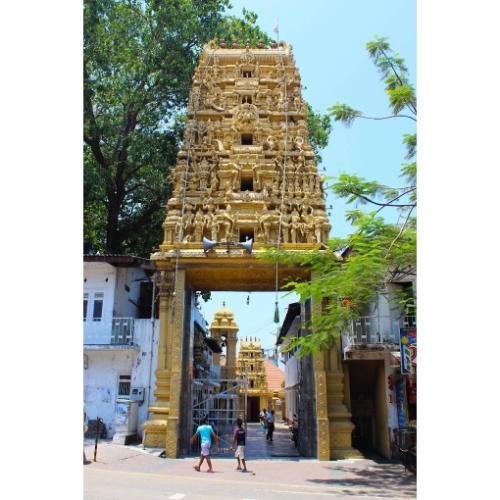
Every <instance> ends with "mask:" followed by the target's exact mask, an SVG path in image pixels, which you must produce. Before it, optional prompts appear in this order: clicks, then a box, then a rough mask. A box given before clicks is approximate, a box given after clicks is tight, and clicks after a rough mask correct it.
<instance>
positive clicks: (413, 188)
mask: <svg viewBox="0 0 500 500" xmlns="http://www.w3.org/2000/svg"><path fill="white" fill-rule="evenodd" d="M415 189H416V188H415V187H412V188H410V189H409V190H408V191H405V192H404V193H401V194H400V195H398V196H396V198H393V199H392V200H390V201H388V202H387V203H388V205H386V206H391V207H396V205H391V203H392V202H394V201H396V200H398V199H399V198H401V197H402V196H404V195H405V194H408V193H411V192H412V191H415ZM383 208H385V207H383V206H382V207H380V208H379V209H378V210H377V211H376V212H375V215H377V214H378V213H379V212H380V211H381V210H382V209H383Z"/></svg>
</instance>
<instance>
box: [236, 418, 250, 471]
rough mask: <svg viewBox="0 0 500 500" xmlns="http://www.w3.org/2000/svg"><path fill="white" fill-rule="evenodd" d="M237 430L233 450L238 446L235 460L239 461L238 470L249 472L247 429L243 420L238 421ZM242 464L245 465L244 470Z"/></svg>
mask: <svg viewBox="0 0 500 500" xmlns="http://www.w3.org/2000/svg"><path fill="white" fill-rule="evenodd" d="M236 425H237V426H238V427H236V429H235V430H234V434H233V446H232V447H233V448H234V447H235V446H236V445H237V448H236V452H235V453H234V458H236V460H238V467H237V468H236V470H241V472H248V471H247V465H246V463H245V434H246V433H245V429H243V420H241V418H237V419H236ZM241 464H243V470H242V469H241Z"/></svg>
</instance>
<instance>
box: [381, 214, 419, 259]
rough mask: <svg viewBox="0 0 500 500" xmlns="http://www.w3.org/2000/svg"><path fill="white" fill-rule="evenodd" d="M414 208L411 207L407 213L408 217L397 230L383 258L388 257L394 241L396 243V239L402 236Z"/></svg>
mask: <svg viewBox="0 0 500 500" xmlns="http://www.w3.org/2000/svg"><path fill="white" fill-rule="evenodd" d="M414 208H415V207H414V206H413V207H412V208H411V209H410V211H409V212H408V215H407V216H406V220H405V221H404V223H403V225H402V226H401V229H400V230H399V233H398V235H397V236H396V237H395V238H394V239H393V240H392V243H391V244H390V245H389V248H388V249H387V253H386V254H385V256H386V257H387V255H389V252H390V251H391V248H392V247H393V245H394V243H396V241H398V239H399V238H400V237H401V235H402V234H403V231H404V229H405V227H406V224H407V223H408V220H409V219H410V215H411V213H412V212H413V209H414Z"/></svg>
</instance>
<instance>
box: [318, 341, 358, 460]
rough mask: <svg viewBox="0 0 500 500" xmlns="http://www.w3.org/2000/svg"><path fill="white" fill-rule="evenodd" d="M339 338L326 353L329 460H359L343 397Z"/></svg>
mask: <svg viewBox="0 0 500 500" xmlns="http://www.w3.org/2000/svg"><path fill="white" fill-rule="evenodd" d="M341 352H342V347H341V343H340V337H336V338H335V340H334V341H333V346H332V347H331V348H330V350H329V351H328V353H327V356H328V369H327V371H326V387H327V394H328V420H329V422H330V440H329V441H330V460H335V459H342V458H356V457H358V458H361V456H362V455H361V454H360V453H359V452H358V451H357V450H355V449H354V448H353V447H352V441H351V435H352V430H353V429H354V424H353V423H352V420H351V417H352V415H351V413H350V412H349V410H348V409H347V406H346V404H345V397H344V371H343V367H342V361H341Z"/></svg>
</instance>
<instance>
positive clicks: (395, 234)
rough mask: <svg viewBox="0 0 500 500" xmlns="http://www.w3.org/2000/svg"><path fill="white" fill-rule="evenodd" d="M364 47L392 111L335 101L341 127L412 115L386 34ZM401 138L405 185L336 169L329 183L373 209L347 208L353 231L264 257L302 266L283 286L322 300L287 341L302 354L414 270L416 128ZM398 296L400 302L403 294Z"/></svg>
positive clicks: (321, 345)
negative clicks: (306, 329)
mask: <svg viewBox="0 0 500 500" xmlns="http://www.w3.org/2000/svg"><path fill="white" fill-rule="evenodd" d="M367 50H368V53H369V55H370V57H371V58H372V60H373V62H374V64H375V66H376V67H377V69H378V70H379V72H380V73H381V75H382V78H383V80H384V83H385V92H386V94H387V96H388V100H389V108H390V111H391V114H390V115H388V116H384V117H372V116H368V115H365V114H364V113H363V112H361V111H359V110H356V109H353V108H352V107H350V106H348V105H346V104H342V103H337V104H335V105H334V106H333V107H332V108H330V110H329V111H330V114H331V116H332V117H333V119H334V120H335V121H337V122H341V123H343V124H344V125H346V126H350V125H352V123H353V122H354V121H355V120H356V119H370V120H385V119H397V118H406V119H409V120H410V121H416V117H417V105H416V97H415V90H414V88H413V86H412V85H411V84H410V83H409V77H408V70H407V68H406V66H405V63H404V60H403V59H402V58H401V57H400V56H399V55H398V54H396V53H394V52H393V51H392V49H391V47H390V45H389V43H388V42H387V39H385V38H378V37H376V38H375V39H374V40H372V41H370V42H369V43H368V44H367ZM403 143H404V144H405V145H406V148H407V155H406V159H407V160H410V162H409V163H404V164H403V165H402V167H401V176H402V177H403V178H404V179H405V181H406V185H405V186H404V187H402V188H392V187H389V186H384V185H382V184H380V183H378V182H376V181H367V180H366V179H364V178H362V177H359V176H356V175H351V174H348V173H343V174H341V175H340V176H339V177H338V178H337V179H335V180H334V182H333V183H332V184H331V185H330V186H329V188H330V189H332V190H333V192H334V194H335V195H336V196H338V197H340V198H344V199H346V201H347V203H350V204H357V205H368V206H370V207H374V208H376V209H374V210H371V211H369V212H366V213H365V212H363V211H362V210H360V209H359V208H356V209H354V210H350V211H348V212H347V214H346V218H347V220H349V221H350V222H351V223H352V225H353V229H354V231H353V233H352V234H350V235H349V236H348V237H347V238H332V239H331V240H330V241H329V250H328V251H325V250H318V251H313V252H309V253H308V254H307V255H305V256H302V257H299V256H296V255H293V254H288V253H286V252H284V251H279V252H278V251H272V252H270V253H269V254H268V256H267V258H271V259H273V260H276V259H277V260H278V261H279V262H282V263H289V264H292V263H293V264H298V265H302V266H306V267H308V268H309V269H311V271H312V272H313V279H312V280H311V281H304V282H291V283H289V284H288V287H289V288H290V289H291V290H293V291H294V292H295V293H297V294H298V295H299V296H300V297H301V300H303V301H305V300H306V299H308V298H312V299H313V301H314V302H315V303H322V304H323V311H322V313H321V314H314V313H313V316H312V324H311V325H308V326H310V327H311V330H310V331H311V333H310V334H309V335H306V336H303V337H300V338H296V339H294V340H293V342H292V343H291V344H290V347H291V348H292V347H299V353H300V355H306V354H309V353H311V352H314V351H317V350H323V349H326V348H328V347H329V346H330V345H331V341H332V339H333V337H335V336H338V335H339V334H340V333H341V331H342V329H343V328H345V326H346V325H347V323H348V322H349V321H350V320H352V319H354V318H355V317H357V316H359V315H362V314H363V312H364V311H365V310H366V307H367V306H368V304H369V303H370V302H371V301H372V300H373V299H374V297H375V295H376V294H377V292H380V291H383V290H384V289H385V287H386V284H387V283H388V282H391V281H401V280H404V279H407V278H408V277H412V276H414V275H415V273H416V217H415V214H414V211H415V208H416V183H415V180H416V161H415V155H416V143H417V140H416V134H415V133H413V132H412V133H408V134H405V135H404V136H403ZM384 209H395V210H398V211H400V217H401V218H402V220H403V222H402V223H401V224H392V223H387V222H386V221H385V219H384V218H383V216H382V214H381V211H382V210H384ZM399 299H400V300H401V303H407V302H408V300H409V299H408V297H400V298H399ZM412 300H413V299H412Z"/></svg>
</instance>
